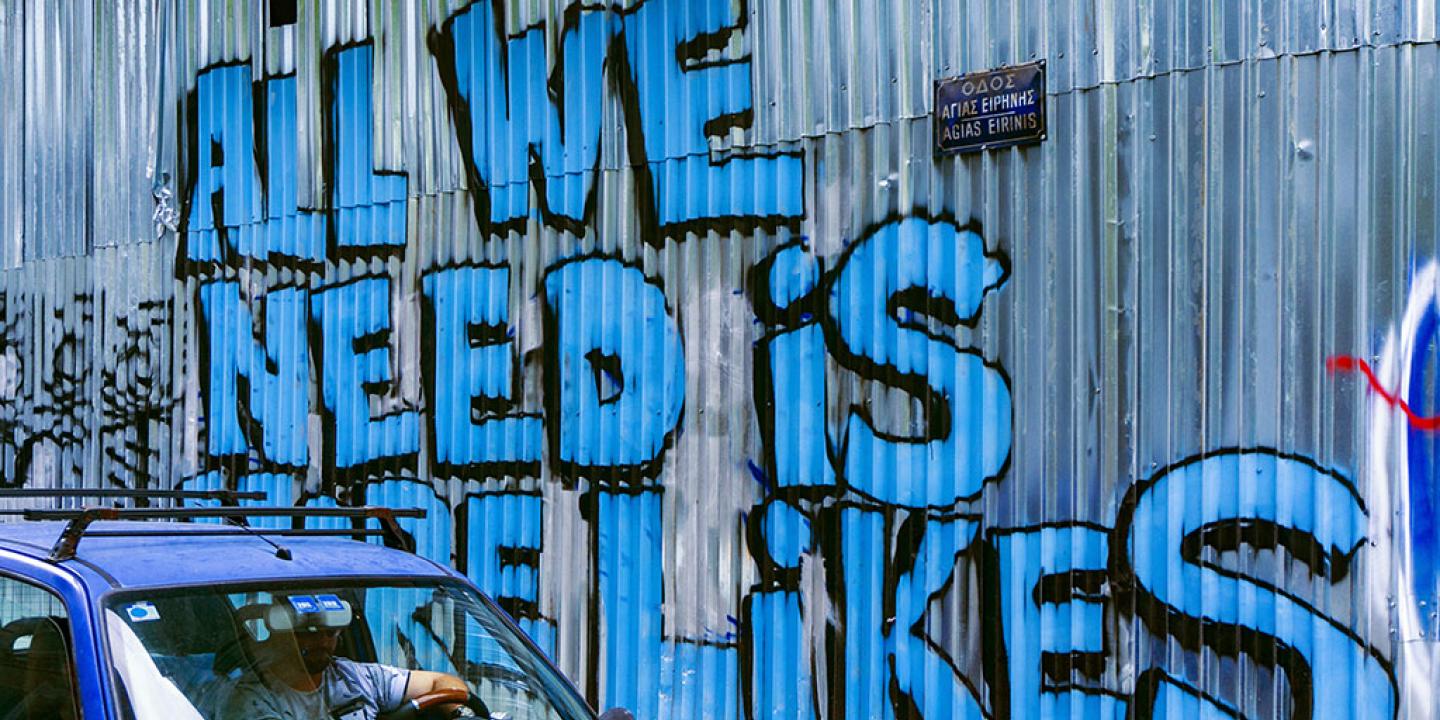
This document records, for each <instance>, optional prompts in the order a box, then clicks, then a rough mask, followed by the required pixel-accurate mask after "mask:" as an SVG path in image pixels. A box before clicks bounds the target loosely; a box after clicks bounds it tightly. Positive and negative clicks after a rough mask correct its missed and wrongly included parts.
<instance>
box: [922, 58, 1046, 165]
mask: <svg viewBox="0 0 1440 720" xmlns="http://www.w3.org/2000/svg"><path fill="white" fill-rule="evenodd" d="M1044 139H1045V61H1044V60H1041V61H1039V62H1033V63H1029V64H1026V65H1015V66H1011V67H1004V68H999V69H997V70H986V71H983V72H977V73H970V74H969V75H961V76H960V77H955V78H948V79H945V80H940V81H937V82H936V83H935V154H937V155H952V154H955V153H968V152H978V151H982V150H995V149H997V148H1003V147H1010V146H1012V145H1022V144H1027V143H1038V142H1041V141H1043V140H1044Z"/></svg>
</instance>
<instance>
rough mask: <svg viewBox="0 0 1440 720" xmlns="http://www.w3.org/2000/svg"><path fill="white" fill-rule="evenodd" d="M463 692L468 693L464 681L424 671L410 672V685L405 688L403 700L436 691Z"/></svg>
mask: <svg viewBox="0 0 1440 720" xmlns="http://www.w3.org/2000/svg"><path fill="white" fill-rule="evenodd" d="M452 689H453V690H464V691H466V692H469V691H470V688H469V687H468V686H467V685H465V681H464V680H461V679H460V678H458V677H455V676H454V675H450V674H448V673H438V672H428V671H425V670H411V671H410V684H409V686H407V687H406V688H405V699H406V700H414V699H415V698H418V697H421V696H422V695H429V694H430V693H433V692H436V691H438V690H452Z"/></svg>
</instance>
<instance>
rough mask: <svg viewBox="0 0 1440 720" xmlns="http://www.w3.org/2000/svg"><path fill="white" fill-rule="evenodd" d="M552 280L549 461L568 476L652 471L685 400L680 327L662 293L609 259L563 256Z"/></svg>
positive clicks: (548, 285)
mask: <svg viewBox="0 0 1440 720" xmlns="http://www.w3.org/2000/svg"><path fill="white" fill-rule="evenodd" d="M544 284H545V358H546V369H545V383H546V389H545V406H546V413H545V415H546V422H547V430H548V432H549V437H550V459H551V462H552V463H554V464H555V466H556V468H557V469H558V470H559V471H560V472H562V473H564V474H567V475H586V476H588V477H611V478H622V477H625V476H629V475H637V474H638V475H653V473H655V472H656V471H658V470H659V467H660V461H661V460H662V458H663V455H664V452H665V449H666V447H667V446H668V445H669V443H670V439H671V437H672V436H673V434H674V432H675V430H676V426H677V425H678V423H679V422H680V414H681V410H682V409H683V408H684V404H685V354H684V350H683V347H682V345H681V340H680V326H679V323H677V322H676V320H675V317H674V316H673V315H672V314H671V313H670V310H669V307H668V306H667V304H666V301H665V293H664V291H663V290H662V288H661V287H660V286H658V285H654V284H651V283H650V281H649V280H648V279H647V278H646V277H645V274H644V273H642V272H641V271H640V270H639V269H637V268H633V267H629V266H627V265H625V264H623V263H621V262H620V261H619V260H614V259H609V258H580V259H576V260H572V261H568V262H564V263H561V264H559V265H557V266H555V267H553V268H551V269H550V271H549V272H547V273H546V275H545V280H544ZM607 303H608V304H609V307H610V308H611V311H609V312H594V308H598V307H604V306H606V304H607Z"/></svg>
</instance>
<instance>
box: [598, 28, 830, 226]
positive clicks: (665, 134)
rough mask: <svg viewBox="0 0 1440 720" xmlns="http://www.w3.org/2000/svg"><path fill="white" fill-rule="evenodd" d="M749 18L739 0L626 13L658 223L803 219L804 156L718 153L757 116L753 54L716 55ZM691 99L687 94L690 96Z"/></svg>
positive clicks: (645, 161)
mask: <svg viewBox="0 0 1440 720" xmlns="http://www.w3.org/2000/svg"><path fill="white" fill-rule="evenodd" d="M747 21H748V18H746V17H744V16H743V15H739V14H737V12H736V6H735V4H734V3H732V2H731V1H730V0H646V1H645V2H643V3H640V4H639V6H638V7H636V8H635V9H634V10H633V11H632V12H630V13H629V14H627V15H626V16H625V43H626V48H627V50H628V53H629V55H628V58H627V59H628V67H629V68H630V71H631V73H633V75H632V76H631V78H632V80H633V82H634V86H635V91H636V97H637V99H638V105H639V107H638V115H639V118H640V128H638V129H637V128H636V127H634V125H633V121H634V118H635V115H634V114H630V115H628V116H627V119H628V120H629V121H630V124H629V125H627V131H628V132H631V133H635V132H637V130H638V131H639V132H640V134H641V136H643V138H644V156H643V157H636V153H635V152H633V151H632V152H631V157H630V160H631V162H632V163H635V164H640V163H643V164H645V165H646V166H648V167H650V172H651V183H652V187H653V193H654V194H653V198H654V203H655V213H656V215H655V219H656V221H657V222H658V223H659V224H660V225H662V226H667V225H679V224H694V223H697V222H705V221H714V220H717V219H721V218H727V217H736V216H738V217H740V218H749V219H752V220H753V219H763V218H776V219H787V218H799V217H801V216H802V215H804V212H805V207H804V205H805V203H804V197H803V193H802V192H801V190H802V188H803V187H804V183H803V180H802V176H803V171H804V166H803V164H802V159H801V158H800V157H799V156H797V155H778V156H769V157H734V158H727V159H725V160H723V161H719V162H716V161H715V160H713V159H712V158H711V153H710V141H711V138H712V137H723V136H724V135H725V134H727V133H728V132H729V131H730V129H732V128H745V127H749V126H750V124H751V122H752V121H753V113H754V107H753V103H754V99H753V93H752V89H751V84H750V83H751V80H750V78H751V75H752V73H753V70H752V68H751V63H750V59H749V56H748V55H746V56H744V57H740V58H735V59H728V58H727V59H722V60H718V61H716V60H710V59H707V57H706V56H707V53H708V52H709V51H710V50H711V49H712V48H725V47H727V46H728V45H729V43H730V42H731V36H732V34H735V33H737V32H738V31H739V30H741V29H742V28H743V27H744V24H745V23H746V22H747ZM681 99H683V100H681Z"/></svg>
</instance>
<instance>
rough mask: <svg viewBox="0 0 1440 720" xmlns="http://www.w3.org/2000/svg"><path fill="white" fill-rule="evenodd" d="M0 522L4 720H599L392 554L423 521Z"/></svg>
mask: <svg viewBox="0 0 1440 720" xmlns="http://www.w3.org/2000/svg"><path fill="white" fill-rule="evenodd" d="M22 492H23V491H22ZM72 494H73V495H74V496H79V495H80V494H81V492H80V491H73V493H72ZM83 494H84V495H86V496H95V495H97V494H99V495H101V496H102V497H105V498H107V499H109V498H110V497H111V496H123V497H126V498H132V497H134V496H138V495H140V494H141V493H140V492H138V491H130V492H127V491H109V492H100V493H95V492H88V491H86V492H84V493H83ZM222 494H223V493H222ZM5 495H6V493H0V497H4V496H5ZM202 495H206V494H205V493H181V492H171V493H145V494H144V496H145V497H146V499H147V502H148V501H152V500H155V499H156V498H157V497H162V496H163V497H165V498H167V499H171V500H178V499H190V498H191V497H192V496H193V497H198V496H202ZM231 495H232V497H229V498H228V499H229V500H231V501H233V500H234V497H233V495H234V494H233V493H232V494H231ZM207 499H212V498H209V497H208V496H207ZM9 514H14V515H23V516H24V518H25V520H26V521H24V522H10V523H0V720H39V719H40V718H45V719H46V720H54V719H57V718H58V719H61V720H68V719H73V718H85V719H86V720H91V719H99V718H110V719H113V720H130V719H133V720H202V719H203V720H232V719H236V720H238V719H239V718H245V719H247V720H251V719H254V720H264V719H267V718H275V719H276V720H289V719H290V718H294V719H296V720H300V719H302V718H303V719H304V720H309V719H310V718H335V719H336V720H378V719H385V720H390V719H392V718H417V717H418V718H445V717H462V716H476V717H483V718H492V719H493V720H526V719H530V718H533V719H537V720H538V719H541V718H543V719H545V720H582V719H583V720H593V719H594V718H595V713H594V711H593V710H592V709H591V708H590V707H589V706H588V705H587V704H586V703H585V701H584V700H583V699H582V697H581V696H580V694H579V693H578V692H576V690H575V688H574V687H573V686H572V685H571V684H570V683H569V681H567V680H566V679H565V678H564V676H563V675H562V674H561V673H560V672H559V671H558V670H556V668H555V667H554V666H553V665H552V664H551V663H550V662H549V661H548V660H547V659H546V658H545V656H544V655H543V654H542V653H541V652H540V651H539V650H538V649H537V648H536V647H535V645H534V644H532V643H531V642H530V641H529V640H528V639H527V638H526V637H525V636H524V634H523V633H521V632H520V631H519V630H518V629H517V628H516V627H515V625H514V623H513V622H511V620H510V619H509V617H507V616H506V614H505V613H504V612H503V611H501V610H500V609H499V608H498V607H497V606H496V605H495V604H494V603H493V602H491V601H490V600H489V599H488V598H487V597H486V596H485V595H484V594H483V593H481V592H480V591H479V590H477V589H476V588H475V587H474V586H473V585H472V584H471V583H470V582H469V581H468V580H467V579H466V578H465V577H464V576H462V575H460V574H458V573H456V572H455V571H454V570H451V569H450V568H447V567H444V566H442V565H439V564H437V563H434V562H431V561H429V560H427V559H425V558H422V557H419V556H417V555H414V554H412V553H410V552H406V551H405V550H404V549H403V548H404V546H405V545H406V542H407V540H408V536H406V535H404V533H403V532H401V531H400V529H399V525H398V524H397V522H396V518H397V517H406V516H408V517H417V516H419V514H420V511H418V510H416V511H407V510H390V509H386V508H322V509H301V508H255V507H245V508H239V507H218V508H202V509H196V508H184V507H171V508H156V509H149V508H130V509H115V508H107V507H82V508H77V509H52V510H33V509H32V510H23V511H10V512H9ZM257 517H259V518H280V519H281V522H274V521H271V522H268V523H267V524H268V525H269V526H270V527H268V528H264V529H262V528H254V527H249V526H248V523H249V522H253V521H254V520H255V518H257ZM286 519H288V520H286ZM277 525H279V526H282V527H278V528H277V527H275V526H277ZM361 536H378V537H381V538H383V539H384V540H385V543H386V545H388V546H389V547H386V546H382V545H379V544H375V543H370V542H356V539H357V538H359V537H361ZM397 548H401V549H397ZM417 608H418V609H417ZM392 619H393V620H397V622H393V623H392V622H390V621H391V620H392ZM407 620H414V621H415V622H410V623H408V624H407V623H405V622H403V621H407ZM414 627H421V628H424V632H427V633H430V634H431V637H430V638H426V640H427V642H423V643H420V642H416V641H417V640H419V639H420V638H412V637H407V636H406V634H405V632H404V631H402V630H400V628H414ZM436 648H439V650H437V649H436ZM605 717H606V718H620V717H628V713H625V712H624V711H612V712H611V713H607V714H606V716H605Z"/></svg>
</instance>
